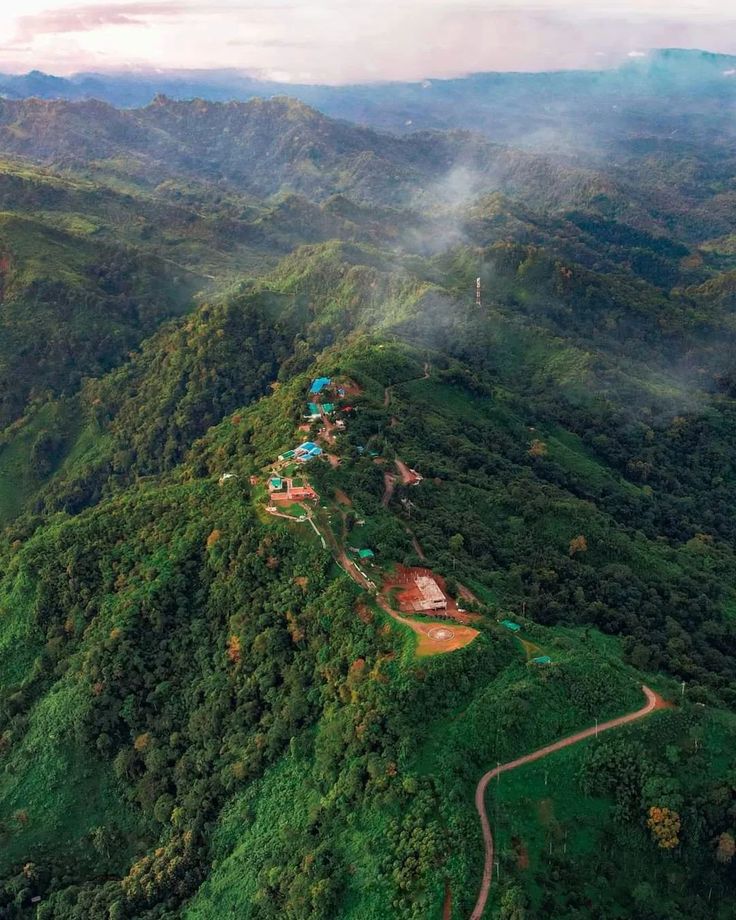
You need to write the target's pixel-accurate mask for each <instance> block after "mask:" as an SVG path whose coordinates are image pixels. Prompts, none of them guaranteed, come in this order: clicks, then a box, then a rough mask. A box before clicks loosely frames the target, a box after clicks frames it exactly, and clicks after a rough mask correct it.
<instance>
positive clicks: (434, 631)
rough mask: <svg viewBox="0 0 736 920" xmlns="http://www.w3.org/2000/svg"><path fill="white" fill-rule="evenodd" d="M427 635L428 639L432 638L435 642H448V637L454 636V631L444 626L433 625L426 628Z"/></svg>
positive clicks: (452, 637)
mask: <svg viewBox="0 0 736 920" xmlns="http://www.w3.org/2000/svg"><path fill="white" fill-rule="evenodd" d="M427 635H428V636H429V638H430V639H434V640H435V642H448V641H449V640H450V639H454V638H455V633H454V632H453V631H452V630H451V629H448V628H447V627H446V626H433V627H432V628H431V629H429V630H427Z"/></svg>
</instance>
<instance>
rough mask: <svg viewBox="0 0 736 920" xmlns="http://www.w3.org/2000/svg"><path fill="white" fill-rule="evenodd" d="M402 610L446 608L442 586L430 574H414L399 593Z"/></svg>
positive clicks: (419, 610)
mask: <svg viewBox="0 0 736 920" xmlns="http://www.w3.org/2000/svg"><path fill="white" fill-rule="evenodd" d="M399 603H400V605H401V608H402V609H403V610H407V611H410V612H411V611H414V612H417V613H419V612H422V611H425V610H447V598H446V597H445V595H444V592H443V591H442V588H440V586H439V585H438V584H437V582H436V581H435V580H434V578H432V577H431V576H430V575H416V576H414V578H413V580H412V581H411V582H410V583H409V584H408V586H407V587H406V588H405V589H404V590H403V591H402V592H401V593H400V594H399Z"/></svg>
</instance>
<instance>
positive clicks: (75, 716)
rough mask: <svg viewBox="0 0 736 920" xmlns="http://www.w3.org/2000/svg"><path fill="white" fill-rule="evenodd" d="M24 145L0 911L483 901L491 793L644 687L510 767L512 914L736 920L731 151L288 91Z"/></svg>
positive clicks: (105, 114) (64, 107)
mask: <svg viewBox="0 0 736 920" xmlns="http://www.w3.org/2000/svg"><path fill="white" fill-rule="evenodd" d="M645 123H647V122H646V118H645ZM647 124H648V123H647ZM722 129H723V131H726V130H727V126H726V125H725V124H724V125H722ZM647 130H648V131H649V132H650V136H652V135H653V134H656V133H657V131H658V130H659V129H658V127H657V125H656V124H651V125H649V127H648V128H647ZM0 150H2V151H3V152H4V154H5V155H6V156H7V157H8V159H6V160H5V161H3V162H2V163H1V164H0V201H1V202H2V205H1V206H2V208H3V214H2V215H1V216H0V275H1V278H2V284H1V286H0V376H1V378H2V394H0V395H1V396H2V402H1V403H0V412H1V414H0V527H1V528H2V531H1V532H0V533H1V537H0V842H1V843H2V847H0V915H2V916H4V917H8V918H13V920H15V918H31V917H33V918H36V920H51V918H54V920H57V918H58V920H71V918H75V920H98V918H105V917H106V918H114V920H121V918H130V920H133V918H136V920H137V918H145V920H154V918H159V920H163V918H167V920H168V918H174V917H185V918H189V920H205V918H207V920H209V918H212V920H215V918H218V920H219V918H222V917H228V916H233V917H243V918H250V920H267V918H277V917H278V918H284V917H286V918H292V920H333V918H340V920H385V918H387V917H390V918H394V917H395V918H398V920H404V918H406V920H424V918H439V917H443V918H453V917H455V918H460V917H467V916H468V915H469V914H470V912H471V910H472V907H473V904H474V903H475V897H476V894H477V891H478V887H479V884H480V879H481V874H482V867H483V849H482V837H481V832H480V826H479V823H478V819H477V814H476V812H475V806H474V794H475V787H476V783H477V781H478V780H479V778H480V777H481V775H482V774H484V773H485V772H486V771H487V770H488V769H490V768H492V767H494V766H495V765H496V764H498V763H503V762H506V761H511V760H514V759H515V758H518V757H520V756H522V755H524V754H526V753H528V752H530V751H533V750H535V749H537V748H539V747H541V746H542V745H546V744H549V743H551V742H553V741H555V740H556V739H558V738H560V737H562V736H564V735H568V734H572V733H575V732H577V731H579V730H581V729H584V728H587V727H589V726H591V725H594V724H595V723H596V720H598V721H602V720H605V719H609V718H612V717H615V716H618V715H621V714H622V713H625V712H630V711H634V710H636V709H638V708H639V707H640V706H641V705H642V696H641V686H642V684H646V685H647V686H649V687H652V688H655V689H656V690H657V691H658V692H660V693H661V694H662V696H663V697H664V699H665V700H666V708H665V709H663V710H660V711H657V712H656V713H653V714H652V715H651V716H649V717H647V718H646V719H644V720H642V721H640V722H637V723H632V724H631V725H630V726H628V727H627V728H625V729H619V730H617V731H616V732H615V733H608V734H607V735H605V736H601V738H596V739H590V740H589V741H587V742H585V743H582V744H580V745H577V746H576V747H574V748H569V749H566V750H565V751H559V752H557V753H556V754H554V755H553V756H550V757H548V758H545V759H544V760H540V761H538V762H537V763H536V764H532V765H529V766H527V767H524V768H523V769H520V770H518V771H515V772H514V773H513V774H505V775H504V779H503V782H501V783H496V782H495V781H494V783H493V788H492V789H489V791H488V799H487V801H488V806H489V808H488V811H489V815H490V816H491V820H492V824H493V833H494V837H495V843H496V855H497V859H498V866H497V868H496V870H495V874H494V879H493V885H492V888H491V895H490V901H489V906H488V908H487V912H486V916H487V917H499V918H503V920H512V918H513V920H531V918H537V917H538V918H543V917H576V918H593V917H595V918H598V917H610V918H637V920H639V918H641V920H655V918H660V917H664V916H666V917H668V918H673V920H679V918H684V917H688V918H695V920H730V918H731V916H732V913H733V911H732V904H733V898H734V896H735V895H736V889H735V885H736V879H735V878H734V862H733V857H734V854H735V853H736V842H735V841H736V825H735V824H734V815H735V814H736V776H735V774H734V764H733V756H732V752H733V750H734V744H735V743H736V711H735V709H736V658H735V657H734V656H735V655H736V621H735V620H734V617H735V616H736V558H735V555H734V550H735V548H736V524H735V523H734V522H735V521H736V475H735V471H734V456H736V364H735V363H734V353H735V352H734V344H735V343H734V337H735V335H736V327H735V324H734V309H735V307H736V283H735V281H734V278H735V277H736V249H735V248H734V239H736V227H735V226H734V219H733V209H732V207H731V205H732V198H733V195H734V188H733V176H732V175H731V176H730V177H729V175H728V173H727V163H728V161H729V160H728V158H729V156H732V155H733V153H732V152H731V153H730V154H729V153H728V152H727V151H726V152H724V150H722V149H720V148H717V145H714V147H713V148H712V149H709V148H707V147H706V146H699V147H698V148H697V151H695V152H693V153H692V156H691V157H686V156H684V154H683V153H682V151H679V152H673V150H672V149H668V150H667V151H665V152H664V153H662V152H661V151H659V152H656V153H652V151H651V149H649V148H647V149H646V150H641V151H638V152H637V150H636V149H635V148H634V147H632V148H630V150H629V154H630V159H626V160H621V161H618V162H616V163H613V162H605V161H601V160H600V159H597V160H596V161H595V162H593V160H592V159H586V160H585V162H583V161H582V160H581V159H580V158H577V157H575V158H572V159H571V158H570V156H569V155H567V154H565V155H564V156H560V155H558V154H554V153H552V152H551V151H550V152H547V153H545V154H544V155H540V154H534V155H531V154H529V153H528V152H522V151H519V150H517V149H514V148H510V147H504V146H501V145H496V144H492V143H489V142H488V141H487V140H485V139H483V138H479V137H471V136H469V135H466V134H462V135H461V134H457V133H450V134H448V135H443V134H438V133H420V134H418V135H416V136H409V137H405V138H403V137H402V138H398V137H395V136H390V135H386V134H382V133H380V132H376V131H373V130H369V129H364V128H358V127H356V126H354V125H351V124H348V123H346V122H337V121H333V120H331V119H329V118H327V117H326V116H324V115H322V114H321V113H319V112H317V111H315V110H313V109H310V108H308V107H306V106H305V105H304V104H302V103H296V102H293V101H290V100H286V99H278V100H273V101H270V102H262V101H257V102H249V103H244V104H233V105H220V104H213V103H204V102H194V103H179V102H172V101H171V100H167V99H159V100H157V101H156V102H155V103H154V104H152V105H150V106H148V107H146V108H143V109H136V110H125V111H122V110H115V109H113V108H112V107H110V106H108V105H105V104H101V103H96V102H95V103H93V102H82V103H79V104H76V103H75V104H71V103H67V102H40V101H38V100H31V101H7V100H5V101H3V102H2V103H0ZM478 281H479V283H480V291H479V297H478V298H477V299H476V291H477V288H476V284H477V283H478ZM300 461H303V462H300ZM422 579H424V581H422ZM427 579H428V580H429V581H430V582H431V583H432V584H434V589H433V590H434V592H435V593H434V595H433V597H434V600H433V602H432V603H434V604H435V606H434V608H433V609H432V610H430V609H429V608H428V607H426V606H425V607H424V608H423V609H424V613H417V604H418V605H419V606H420V607H421V606H422V605H421V604H420V603H419V602H418V601H417V599H416V598H417V593H416V592H419V593H420V594H421V597H422V598H423V599H425V600H426V595H425V594H423V593H422V591H423V590H424V589H420V587H418V586H419V585H421V584H425V585H426V584H427ZM412 586H415V587H412ZM412 591H414V593H413V594H412ZM436 592H439V595H440V597H441V599H442V600H441V603H440V604H439V606H437V604H436V602H437V593H436Z"/></svg>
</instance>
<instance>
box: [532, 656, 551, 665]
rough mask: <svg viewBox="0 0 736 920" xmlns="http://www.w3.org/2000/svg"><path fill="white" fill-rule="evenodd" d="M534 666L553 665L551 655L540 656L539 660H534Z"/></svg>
mask: <svg viewBox="0 0 736 920" xmlns="http://www.w3.org/2000/svg"><path fill="white" fill-rule="evenodd" d="M532 664H552V659H551V658H550V657H549V655H540V656H539V657H538V658H532Z"/></svg>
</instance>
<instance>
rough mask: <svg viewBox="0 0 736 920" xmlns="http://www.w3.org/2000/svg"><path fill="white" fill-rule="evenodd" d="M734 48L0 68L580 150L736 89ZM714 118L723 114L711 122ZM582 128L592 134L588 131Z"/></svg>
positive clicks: (8, 82) (15, 93)
mask: <svg viewBox="0 0 736 920" xmlns="http://www.w3.org/2000/svg"><path fill="white" fill-rule="evenodd" d="M734 71H736V56H729V55H724V54H711V53H708V52H703V51H686V50H678V49H671V50H661V51H652V52H650V53H649V54H648V55H646V56H643V57H637V58H633V59H632V60H631V61H630V62H628V63H626V64H624V65H622V66H620V67H618V68H615V69H609V70H602V71H598V72H592V71H560V72H557V73H538V74H524V73H487V74H477V75H473V76H468V77H464V78H458V79H453V80H433V79H427V80H423V81H419V82H416V83H384V84H381V83H376V84H365V85H355V86H318V85H317V86H315V85H299V84H294V83H277V82H267V81H262V80H258V79H254V78H251V77H248V76H244V75H242V74H239V73H237V72H232V71H221V72H218V71H214V72H212V71H203V72H197V71H189V72H181V73H177V72H173V73H170V74H168V73H166V72H163V73H155V74H152V73H128V74H125V73H119V74H79V75H77V76H73V77H69V78H63V77H54V76H52V75H47V74H44V73H41V72H39V71H34V72H32V73H29V74H26V75H18V76H11V75H5V76H0V93H2V94H3V95H5V97H6V98H9V99H20V98H26V97H29V96H35V97H38V98H42V99H69V100H80V99H100V100H104V101H106V102H109V103H111V104H112V105H115V106H118V107H126V108H127V107H130V108H137V107H141V106H145V105H147V104H149V103H150V102H151V101H152V100H153V99H154V97H155V96H156V95H159V94H161V95H165V96H169V97H170V98H172V99H180V100H186V99H193V98H203V99H208V100H211V101H217V102H229V101H233V100H240V101H245V100H248V99H250V98H253V97H265V98H268V97H270V96H280V95H284V96H290V97H292V98H295V99H300V100H301V101H302V102H305V103H307V104H308V105H311V106H314V107H315V108H318V109H319V110H320V111H322V112H324V113H325V114H327V115H331V116H333V117H336V118H346V119H349V120H351V121H355V122H358V123H361V124H366V125H370V126H373V127H377V128H384V129H387V130H391V131H395V132H399V133H407V132H413V131H415V130H422V129H428V128H430V129H435V128H436V129H443V130H444V129H451V128H464V129H468V130H473V131H477V132H480V133H485V134H487V135H488V136H489V137H491V138H492V139H493V140H496V141H513V142H514V143H523V144H525V145H526V144H531V145H544V146H546V147H549V145H550V144H552V145H554V144H555V139H556V138H557V143H562V142H563V139H564V136H565V133H566V132H568V133H569V132H572V133H573V134H575V137H574V138H569V139H568V142H569V144H570V148H571V149H577V148H582V149H587V148H589V147H590V145H591V143H592V142H594V141H595V139H596V134H597V132H603V133H604V135H605V137H606V138H607V139H608V140H609V141H610V140H615V139H616V138H617V137H619V136H620V135H621V134H622V131H625V130H626V127H627V126H626V122H625V116H626V114H627V112H631V111H632V110H633V112H638V113H639V116H640V117H646V118H648V119H651V120H652V121H650V122H649V123H648V125H647V127H648V128H649V129H651V128H652V126H653V121H654V120H657V121H660V124H661V125H662V126H664V125H669V126H670V127H669V130H670V131H671V130H673V128H675V127H677V126H678V125H680V124H682V123H683V122H682V119H684V118H690V117H691V116H694V117H695V118H696V122H695V124H689V125H688V129H689V130H692V129H693V128H697V124H698V122H699V121H700V119H701V118H703V117H707V116H708V114H709V113H711V112H713V111H714V110H715V108H716V107H723V106H724V105H725V106H726V107H728V106H732V105H733V103H734V98H735V96H736V76H735V75H734ZM719 125H721V127H724V125H725V120H724V122H723V123H721V122H719ZM591 129H592V132H593V136H592V137H590V136H589V135H590V133H591Z"/></svg>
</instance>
